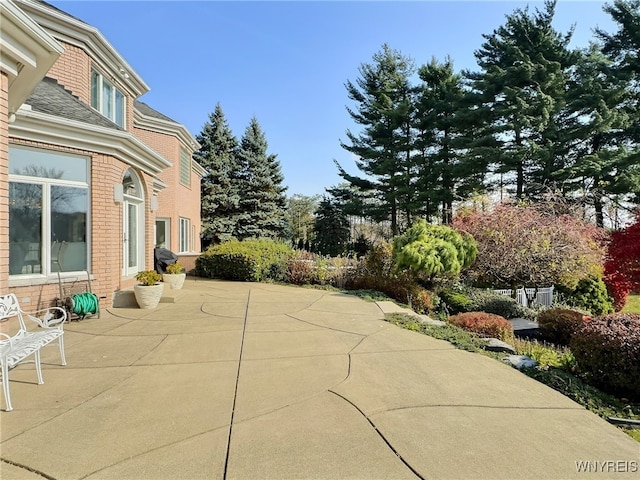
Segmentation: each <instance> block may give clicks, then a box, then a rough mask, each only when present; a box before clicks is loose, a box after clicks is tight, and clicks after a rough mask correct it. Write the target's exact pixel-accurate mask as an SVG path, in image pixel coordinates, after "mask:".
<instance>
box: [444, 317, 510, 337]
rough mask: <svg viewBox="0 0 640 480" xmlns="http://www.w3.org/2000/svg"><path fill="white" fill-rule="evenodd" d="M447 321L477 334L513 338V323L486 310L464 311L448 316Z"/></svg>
mask: <svg viewBox="0 0 640 480" xmlns="http://www.w3.org/2000/svg"><path fill="white" fill-rule="evenodd" d="M448 322H449V323H451V324H453V325H456V326H457V327H460V328H462V329H464V330H467V331H468V332H474V333H477V334H478V335H482V336H486V337H493V338H499V339H500V340H504V341H511V340H512V339H513V325H511V323H509V321H508V320H507V319H506V318H504V317H501V316H500V315H494V314H492V313H486V312H465V313H459V314H458V315H452V316H450V317H449V319H448Z"/></svg>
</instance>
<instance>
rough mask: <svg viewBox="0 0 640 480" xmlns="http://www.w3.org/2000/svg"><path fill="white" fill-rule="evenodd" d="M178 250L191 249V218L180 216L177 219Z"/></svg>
mask: <svg viewBox="0 0 640 480" xmlns="http://www.w3.org/2000/svg"><path fill="white" fill-rule="evenodd" d="M178 251H179V252H181V253H184V252H190V251H191V220H189V219H188V218H184V217H180V218H179V221H178Z"/></svg>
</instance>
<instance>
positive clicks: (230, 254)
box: [196, 239, 293, 282]
mask: <svg viewBox="0 0 640 480" xmlns="http://www.w3.org/2000/svg"><path fill="white" fill-rule="evenodd" d="M292 253H293V249H292V248H291V247H289V246H287V245H285V244H284V243H280V242H276V241H273V240H269V239H247V240H243V241H241V242H240V241H237V240H230V241H228V242H224V243H221V244H219V245H214V246H211V247H209V248H208V249H207V250H206V251H205V252H204V253H203V254H201V255H200V256H199V257H198V258H197V259H196V274H197V275H199V276H203V277H210V278H222V279H225V280H238V281H253V282H260V281H263V280H275V281H281V280H284V278H285V271H286V262H287V258H288V257H289V256H290V255H291V254H292Z"/></svg>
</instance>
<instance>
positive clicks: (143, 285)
mask: <svg viewBox="0 0 640 480" xmlns="http://www.w3.org/2000/svg"><path fill="white" fill-rule="evenodd" d="M136 280H137V281H138V284H137V285H134V286H133V293H134V295H135V296H136V302H138V306H139V307H140V308H145V309H147V308H156V307H157V306H158V303H160V298H161V297H162V291H163V289H164V285H163V284H162V283H160V280H162V276H161V275H160V274H159V273H158V272H156V271H155V270H143V271H141V272H138V273H137V274H136Z"/></svg>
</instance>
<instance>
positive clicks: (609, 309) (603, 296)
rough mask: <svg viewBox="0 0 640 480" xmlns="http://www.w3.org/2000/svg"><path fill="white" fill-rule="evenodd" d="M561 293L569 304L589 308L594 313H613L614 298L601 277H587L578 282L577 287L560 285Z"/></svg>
mask: <svg viewBox="0 0 640 480" xmlns="http://www.w3.org/2000/svg"><path fill="white" fill-rule="evenodd" d="M558 290H559V293H560V294H561V295H562V297H563V298H564V300H565V302H566V303H568V304H569V305H572V306H575V307H579V308H583V309H585V310H588V311H589V312H591V314H593V315H604V314H607V313H613V311H614V309H613V298H611V297H610V296H609V293H608V292H607V286H606V285H605V283H604V281H603V280H602V278H601V277H587V278H583V279H582V280H580V281H579V282H578V285H577V286H576V288H575V289H573V290H569V289H567V288H566V287H562V286H559V287H558Z"/></svg>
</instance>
